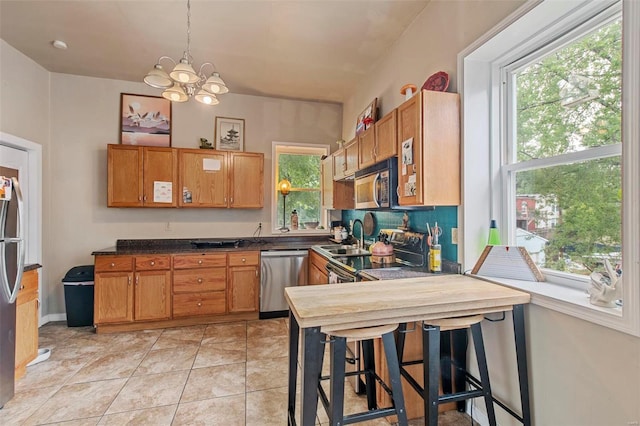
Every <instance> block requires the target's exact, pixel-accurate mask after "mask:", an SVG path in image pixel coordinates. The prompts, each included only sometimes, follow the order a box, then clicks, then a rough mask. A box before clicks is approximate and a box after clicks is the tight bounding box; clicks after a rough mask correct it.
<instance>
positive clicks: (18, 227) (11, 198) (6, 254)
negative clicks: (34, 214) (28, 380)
mask: <svg viewBox="0 0 640 426" xmlns="http://www.w3.org/2000/svg"><path fill="white" fill-rule="evenodd" d="M24 231H25V221H24V207H23V203H22V193H21V192H20V185H19V184H18V179H17V178H15V177H4V176H0V408H1V407H4V404H5V403H6V402H7V401H9V400H10V399H11V398H13V393H14V375H15V360H16V335H15V334H16V298H17V296H18V289H19V288H20V279H21V278H22V271H23V270H24V256H25V240H24V235H25V232H24Z"/></svg>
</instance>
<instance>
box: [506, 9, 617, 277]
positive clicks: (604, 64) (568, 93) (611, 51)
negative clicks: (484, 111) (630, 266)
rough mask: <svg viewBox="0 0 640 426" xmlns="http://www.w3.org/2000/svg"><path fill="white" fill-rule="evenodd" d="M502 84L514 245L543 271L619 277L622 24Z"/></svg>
mask: <svg viewBox="0 0 640 426" xmlns="http://www.w3.org/2000/svg"><path fill="white" fill-rule="evenodd" d="M503 74H504V84H503V96H504V97H505V99H506V102H505V104H506V105H507V108H505V113H504V116H503V126H504V127H505V134H506V135H507V137H505V138H504V143H505V147H504V152H506V153H507V159H506V161H505V164H504V165H502V168H504V173H502V176H504V181H503V186H504V188H505V191H508V192H511V194H512V195H511V196H510V197H511V199H507V200H505V204H506V206H505V209H506V210H507V218H508V219H507V222H506V223H507V224H508V227H509V233H510V234H512V235H513V234H514V232H515V233H516V235H517V238H516V239H515V241H514V239H513V238H510V239H509V241H510V242H511V243H512V244H513V243H515V244H517V245H522V246H524V247H527V248H528V249H529V250H530V251H535V252H538V253H539V252H540V251H543V252H544V256H538V257H537V258H538V259H539V264H538V266H540V267H541V268H547V269H551V270H555V271H565V272H570V273H576V274H582V275H589V274H590V273H591V272H592V271H593V270H595V269H602V268H603V262H605V261H609V262H610V263H611V264H612V266H615V265H618V266H619V268H617V269H619V270H620V269H621V265H622V252H621V241H622V235H621V226H622V216H621V209H622V171H621V160H622V157H621V154H622V137H621V131H622V128H621V117H622V111H621V104H622V87H621V84H622V20H621V16H620V14H619V13H615V14H613V15H612V16H610V13H606V12H605V13H603V14H602V15H600V16H598V17H597V18H596V19H592V20H591V21H590V22H589V23H586V24H582V25H578V26H577V28H575V29H574V30H573V31H570V32H569V33H568V34H567V35H565V36H564V37H561V38H559V39H557V40H555V41H554V42H553V43H551V44H548V45H545V46H543V48H541V49H539V50H538V51H535V52H533V53H532V54H530V55H528V56H527V57H524V58H522V59H520V60H518V61H516V62H515V63H513V64H510V65H508V66H506V67H504V68H503ZM602 147H606V148H604V149H603V148H602ZM512 188H515V194H513V193H512V191H511V189H512ZM523 197H526V198H527V200H528V201H529V202H530V203H531V204H532V206H531V217H527V216H528V214H527V213H528V210H529V209H528V205H527V202H524V201H522V200H523ZM518 202H521V204H520V211H519V212H518V211H516V209H517V206H518ZM512 203H513V207H512ZM525 218H526V219H528V220H527V221H526V223H525V221H524V220H523V219H525ZM519 229H522V230H525V231H527V232H526V233H518V232H516V230H519ZM535 237H538V238H535ZM522 238H527V239H528V240H529V241H531V240H537V241H538V242H539V244H538V245H531V243H529V244H523V243H524V241H522ZM532 254H533V253H532Z"/></svg>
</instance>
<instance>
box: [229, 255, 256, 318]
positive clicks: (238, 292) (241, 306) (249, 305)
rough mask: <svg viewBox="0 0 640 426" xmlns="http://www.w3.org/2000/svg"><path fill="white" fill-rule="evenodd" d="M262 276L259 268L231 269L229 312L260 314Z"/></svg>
mask: <svg viewBox="0 0 640 426" xmlns="http://www.w3.org/2000/svg"><path fill="white" fill-rule="evenodd" d="M259 280H260V276H259V273H258V267H257V266H234V267H231V268H229V286H228V293H227V303H228V304H229V312H230V313H231V312H258V308H259V299H258V296H259V288H260V281H259Z"/></svg>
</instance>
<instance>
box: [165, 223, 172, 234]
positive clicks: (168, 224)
mask: <svg viewBox="0 0 640 426" xmlns="http://www.w3.org/2000/svg"><path fill="white" fill-rule="evenodd" d="M164 230H165V231H166V232H170V231H171V222H167V225H166V226H165V227H164Z"/></svg>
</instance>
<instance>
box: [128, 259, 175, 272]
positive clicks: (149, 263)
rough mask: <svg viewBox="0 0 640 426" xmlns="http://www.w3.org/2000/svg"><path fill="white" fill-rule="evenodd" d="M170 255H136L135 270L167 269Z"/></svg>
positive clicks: (169, 264) (169, 263)
mask: <svg viewBox="0 0 640 426" xmlns="http://www.w3.org/2000/svg"><path fill="white" fill-rule="evenodd" d="M170 267H171V257H170V256H169V255H164V256H136V271H153V270H156V269H157V270H162V269H169V268H170Z"/></svg>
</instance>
